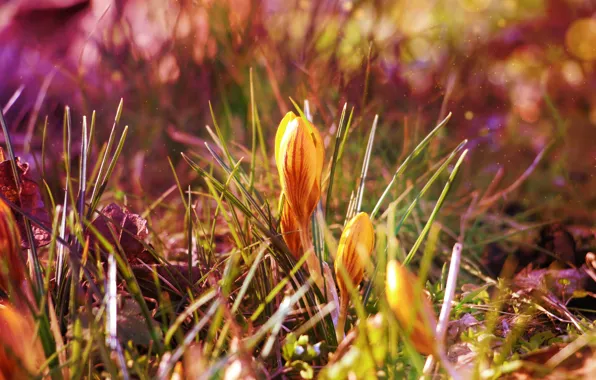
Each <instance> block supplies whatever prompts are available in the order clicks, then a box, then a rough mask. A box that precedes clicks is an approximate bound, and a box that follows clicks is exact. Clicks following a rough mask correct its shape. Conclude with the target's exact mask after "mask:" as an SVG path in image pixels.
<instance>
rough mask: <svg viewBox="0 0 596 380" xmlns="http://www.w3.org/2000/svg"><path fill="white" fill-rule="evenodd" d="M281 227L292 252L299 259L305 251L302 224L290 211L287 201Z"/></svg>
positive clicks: (280, 222)
mask: <svg viewBox="0 0 596 380" xmlns="http://www.w3.org/2000/svg"><path fill="white" fill-rule="evenodd" d="M279 227H280V229H281V233H282V235H283V239H284V241H285V242H286V245H287V246H288V248H289V249H290V252H292V255H293V256H294V258H295V259H296V260H299V259H300V257H301V256H302V253H303V249H302V242H301V240H300V226H299V225H298V222H297V221H296V219H295V218H294V215H293V214H292V212H290V209H289V207H288V205H287V203H284V206H283V210H282V213H281V218H280V221H279Z"/></svg>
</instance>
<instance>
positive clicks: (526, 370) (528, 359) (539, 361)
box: [504, 344, 596, 380]
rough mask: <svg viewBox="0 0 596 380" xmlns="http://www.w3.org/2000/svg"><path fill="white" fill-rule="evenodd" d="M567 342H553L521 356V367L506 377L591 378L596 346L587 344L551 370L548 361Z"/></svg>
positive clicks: (595, 361)
mask: <svg viewBox="0 0 596 380" xmlns="http://www.w3.org/2000/svg"><path fill="white" fill-rule="evenodd" d="M566 347H567V345H566V344H553V345H550V346H549V347H547V348H544V349H541V350H538V351H535V352H531V353H529V354H527V355H525V356H523V357H521V358H520V368H519V369H518V370H516V371H515V372H513V373H510V374H508V375H507V376H505V377H504V378H505V379H517V380H526V379H536V378H541V379H590V378H592V376H593V375H594V373H596V347H593V346H585V347H582V348H581V349H579V350H578V351H576V352H574V353H573V354H572V355H570V356H569V357H567V358H566V359H565V360H563V361H562V362H561V363H560V364H559V365H557V366H556V367H555V368H554V369H552V370H551V368H549V367H548V366H547V362H548V361H549V360H550V359H551V358H552V357H554V356H555V355H557V354H558V353H560V352H561V350H562V349H564V348H566Z"/></svg>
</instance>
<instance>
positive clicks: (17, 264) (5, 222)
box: [0, 200, 25, 290]
mask: <svg viewBox="0 0 596 380" xmlns="http://www.w3.org/2000/svg"><path fill="white" fill-rule="evenodd" d="M23 281H25V264H24V262H23V259H22V258H21V237H20V234H19V230H18V228H17V222H16V220H15V218H14V215H13V213H12V210H11V209H10V207H8V205H7V204H6V203H4V202H3V201H1V200H0V287H2V288H4V289H5V290H9V286H8V284H9V282H10V283H11V284H12V285H13V286H20V285H21V284H22V283H23Z"/></svg>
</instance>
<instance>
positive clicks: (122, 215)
mask: <svg viewBox="0 0 596 380" xmlns="http://www.w3.org/2000/svg"><path fill="white" fill-rule="evenodd" d="M92 225H93V227H94V228H95V229H96V230H97V232H98V233H99V234H101V235H102V236H103V237H104V238H105V239H106V240H108V242H110V244H112V245H114V246H117V243H120V246H121V247H122V250H123V251H124V253H125V254H126V257H127V259H128V260H129V261H134V260H135V259H136V258H137V257H138V256H139V255H141V253H142V252H143V250H144V248H145V247H144V246H143V243H141V241H142V240H143V239H145V238H146V237H147V235H148V234H149V231H148V230H147V220H145V219H143V218H141V217H140V216H139V215H137V214H133V213H131V212H130V211H128V210H127V209H126V208H121V207H120V206H118V205H117V204H115V203H111V204H109V205H108V206H106V207H105V208H104V209H103V210H102V211H101V214H100V216H98V217H97V218H96V219H95V220H94V221H93V223H92ZM114 237H116V239H117V241H116V239H114ZM95 240H96V239H95V236H94V234H91V246H93V245H94V244H95Z"/></svg>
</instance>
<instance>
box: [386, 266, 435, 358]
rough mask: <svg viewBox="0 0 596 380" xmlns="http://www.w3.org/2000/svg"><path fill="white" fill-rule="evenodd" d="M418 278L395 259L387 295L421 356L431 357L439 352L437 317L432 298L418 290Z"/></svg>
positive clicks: (388, 271)
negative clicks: (436, 332) (436, 336)
mask: <svg viewBox="0 0 596 380" xmlns="http://www.w3.org/2000/svg"><path fill="white" fill-rule="evenodd" d="M416 284H418V279H417V278H416V276H414V275H413V274H412V273H410V272H409V271H408V270H407V269H406V268H404V266H403V265H401V264H400V263H398V262H397V261H395V260H391V261H389V263H387V282H386V287H385V292H386V294H387V301H388V302H389V306H390V307H391V310H392V311H393V313H394V315H395V317H396V318H397V320H398V321H399V323H400V324H401V326H402V328H403V329H404V331H405V332H406V334H408V335H409V339H410V341H411V342H412V344H413V345H414V348H416V350H418V352H420V353H421V354H425V355H431V354H434V353H435V351H436V349H437V342H436V339H435V329H436V325H437V321H436V317H435V315H434V312H433V310H432V307H431V304H430V301H429V299H428V298H427V297H426V295H425V293H424V292H423V291H422V290H420V291H418V292H416V291H415V286H416Z"/></svg>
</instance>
